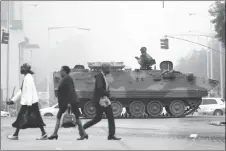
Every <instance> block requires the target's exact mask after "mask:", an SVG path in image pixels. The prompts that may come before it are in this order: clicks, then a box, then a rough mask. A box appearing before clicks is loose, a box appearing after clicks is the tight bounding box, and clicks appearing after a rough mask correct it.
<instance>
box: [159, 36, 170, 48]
mask: <svg viewBox="0 0 226 151" xmlns="http://www.w3.org/2000/svg"><path fill="white" fill-rule="evenodd" d="M160 44H161V49H169V40H168V39H167V38H165V39H160Z"/></svg>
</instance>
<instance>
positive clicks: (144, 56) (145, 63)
mask: <svg viewBox="0 0 226 151" xmlns="http://www.w3.org/2000/svg"><path fill="white" fill-rule="evenodd" d="M140 51H141V56H140V58H139V59H138V63H139V64H140V65H141V69H147V68H148V67H149V66H151V65H153V64H155V61H154V59H153V58H152V57H151V56H150V55H149V54H148V53H147V52H146V51H147V49H146V48H145V47H142V48H141V49H140Z"/></svg>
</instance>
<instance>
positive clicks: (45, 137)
mask: <svg viewBox="0 0 226 151" xmlns="http://www.w3.org/2000/svg"><path fill="white" fill-rule="evenodd" d="M47 139H48V138H47V134H45V135H42V136H41V137H40V138H36V140H47Z"/></svg>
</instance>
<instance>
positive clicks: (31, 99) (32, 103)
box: [7, 63, 47, 140]
mask: <svg viewBox="0 0 226 151" xmlns="http://www.w3.org/2000/svg"><path fill="white" fill-rule="evenodd" d="M20 72H21V74H23V75H24V80H23V83H22V86H21V89H20V90H19V91H18V92H17V93H16V95H15V96H14V97H13V98H11V99H10V100H9V101H8V102H7V104H8V105H11V104H14V102H15V101H17V100H19V99H20V103H21V105H22V106H21V108H20V111H19V113H18V116H17V119H16V121H15V122H14V123H13V124H12V126H13V127H14V128H16V131H15V133H14V134H13V135H9V136H8V139H10V140H18V134H19V131H20V129H27V128H40V129H41V133H42V135H41V137H40V138H37V140H44V139H47V134H46V131H45V129H44V126H46V125H45V123H44V122H43V119H42V117H41V114H40V111H39V106H38V100H39V99H38V95H37V90H36V86H35V82H34V79H33V76H32V75H33V74H34V72H33V71H31V66H30V65H29V64H27V63H25V64H23V65H22V66H21V68H20Z"/></svg>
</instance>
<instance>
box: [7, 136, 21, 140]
mask: <svg viewBox="0 0 226 151" xmlns="http://www.w3.org/2000/svg"><path fill="white" fill-rule="evenodd" d="M7 138H8V139H10V140H18V139H19V138H18V136H13V135H9V136H7Z"/></svg>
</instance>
